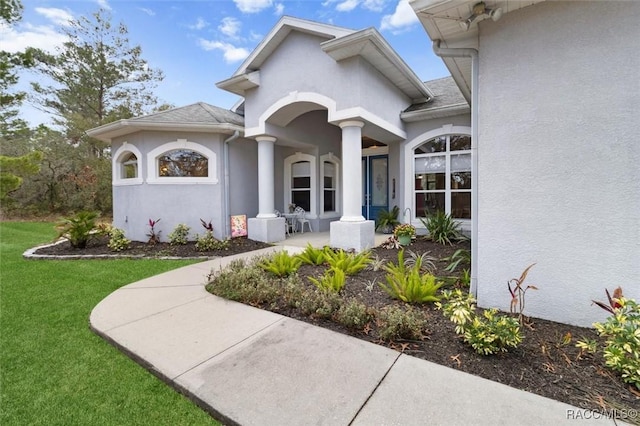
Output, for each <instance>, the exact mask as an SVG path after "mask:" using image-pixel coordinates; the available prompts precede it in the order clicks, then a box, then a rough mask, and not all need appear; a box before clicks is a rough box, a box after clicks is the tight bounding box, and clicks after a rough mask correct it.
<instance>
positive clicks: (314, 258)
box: [298, 243, 326, 266]
mask: <svg viewBox="0 0 640 426" xmlns="http://www.w3.org/2000/svg"><path fill="white" fill-rule="evenodd" d="M298 258H299V259H300V260H301V261H302V263H306V264H307V265H316V266H319V265H322V264H323V263H324V262H325V260H326V253H325V250H324V249H317V248H313V247H312V246H311V244H310V243H307V247H306V248H305V249H304V251H303V252H302V253H300V254H298Z"/></svg>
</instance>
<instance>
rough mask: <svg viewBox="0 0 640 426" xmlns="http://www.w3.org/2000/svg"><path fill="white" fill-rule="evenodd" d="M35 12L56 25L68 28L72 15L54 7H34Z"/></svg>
mask: <svg viewBox="0 0 640 426" xmlns="http://www.w3.org/2000/svg"><path fill="white" fill-rule="evenodd" d="M35 10H36V12H37V13H38V14H40V15H42V16H44V17H45V18H47V19H48V20H50V21H51V22H53V23H54V24H56V25H62V26H65V27H68V26H69V25H71V21H72V20H73V15H72V14H71V13H69V12H67V11H66V10H62V9H57V8H55V7H36V9H35Z"/></svg>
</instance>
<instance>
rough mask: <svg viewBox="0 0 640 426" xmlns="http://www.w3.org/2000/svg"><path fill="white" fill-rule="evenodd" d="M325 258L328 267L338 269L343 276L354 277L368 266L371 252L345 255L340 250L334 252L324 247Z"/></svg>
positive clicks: (344, 252) (345, 253)
mask: <svg viewBox="0 0 640 426" xmlns="http://www.w3.org/2000/svg"><path fill="white" fill-rule="evenodd" d="M325 258H326V261H327V263H328V264H329V267H331V268H334V269H340V270H342V272H344V273H345V275H355V274H357V273H358V272H360V271H362V270H363V269H365V268H366V267H367V265H369V259H370V258H371V252H369V251H363V252H360V253H347V252H346V251H344V250H342V249H340V250H337V251H334V250H332V249H330V248H329V247H325Z"/></svg>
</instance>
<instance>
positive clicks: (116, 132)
mask: <svg viewBox="0 0 640 426" xmlns="http://www.w3.org/2000/svg"><path fill="white" fill-rule="evenodd" d="M144 130H150V131H181V132H203V133H222V134H229V135H230V134H233V133H234V132H236V131H238V132H240V133H241V134H244V126H240V125H237V124H232V123H217V124H204V123H187V122H185V123H173V122H155V123H149V122H147V123H140V122H136V121H135V120H119V121H115V122H113V123H109V124H105V125H102V126H100V127H95V128H93V129H89V130H87V135H89V136H90V137H92V138H96V139H99V140H101V141H103V142H111V140H113V139H114V138H117V137H120V136H126V135H129V134H131V133H135V132H140V131H144Z"/></svg>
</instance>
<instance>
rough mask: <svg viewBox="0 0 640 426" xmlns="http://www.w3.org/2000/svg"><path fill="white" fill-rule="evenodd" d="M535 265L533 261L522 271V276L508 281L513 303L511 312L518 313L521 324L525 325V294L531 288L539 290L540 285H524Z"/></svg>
mask: <svg viewBox="0 0 640 426" xmlns="http://www.w3.org/2000/svg"><path fill="white" fill-rule="evenodd" d="M533 265H535V263H532V264H531V265H529V266H527V268H526V269H525V270H524V271H523V272H522V274H520V278H512V279H510V280H509V281H507V287H508V288H509V293H510V294H511V305H510V309H511V313H512V314H514V313H516V312H517V313H518V321H519V322H520V325H523V323H524V315H523V312H524V306H525V299H524V297H525V295H526V294H527V290H529V289H531V290H537V289H538V287H536V286H535V285H528V286H526V287H525V286H524V281H525V280H526V279H527V274H528V273H529V269H531V268H532V267H533ZM512 284H513V288H511V285H512Z"/></svg>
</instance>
